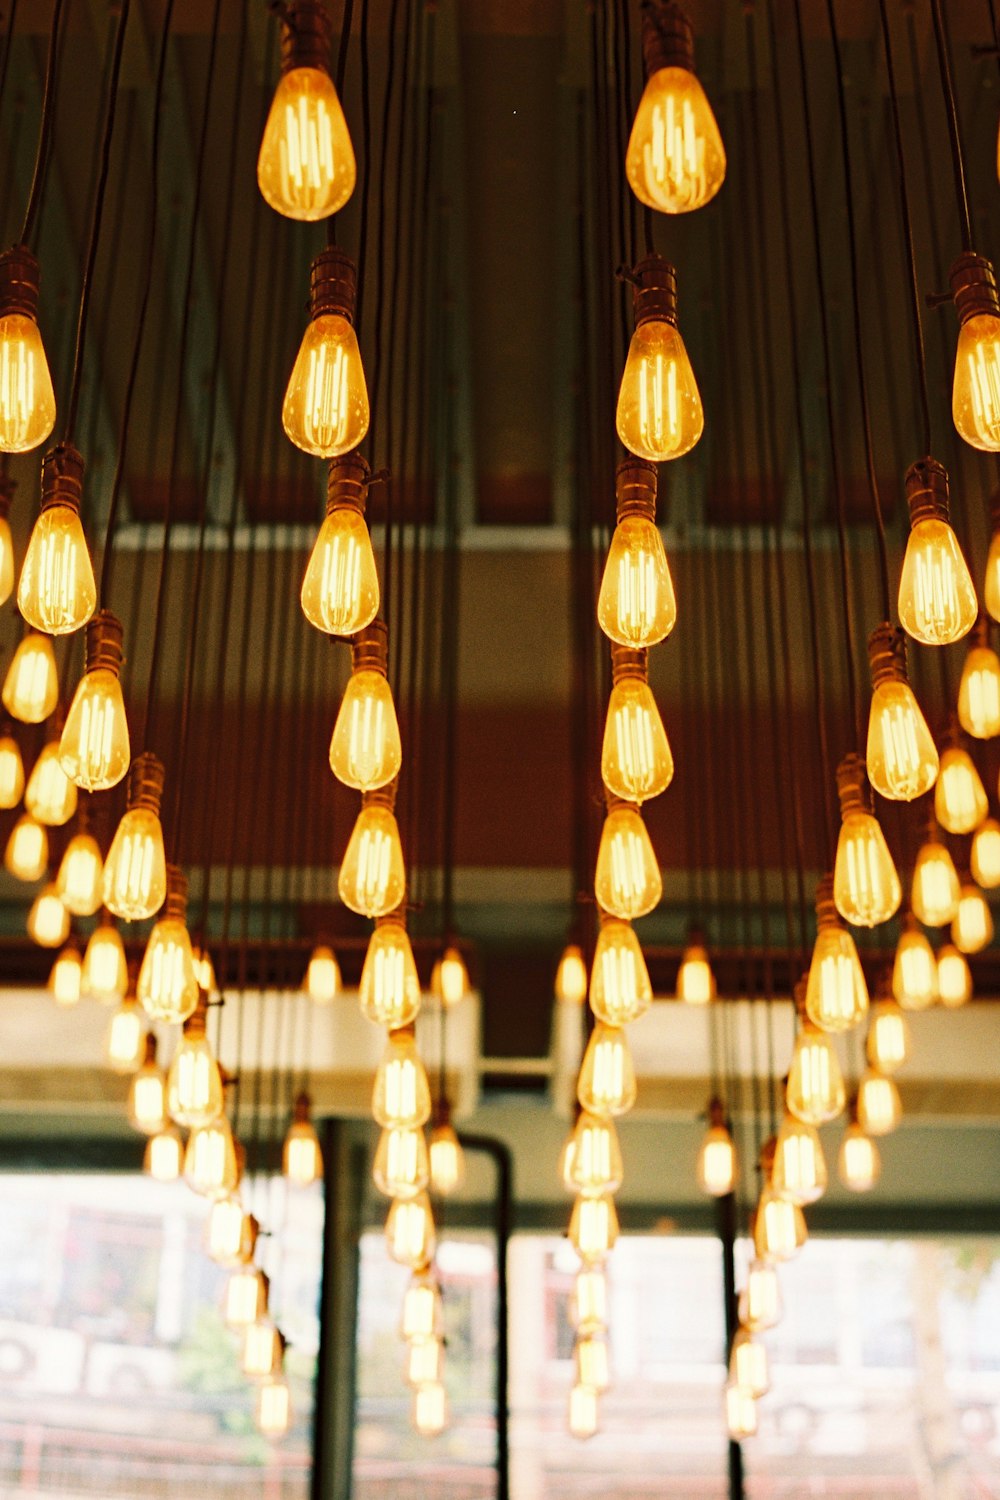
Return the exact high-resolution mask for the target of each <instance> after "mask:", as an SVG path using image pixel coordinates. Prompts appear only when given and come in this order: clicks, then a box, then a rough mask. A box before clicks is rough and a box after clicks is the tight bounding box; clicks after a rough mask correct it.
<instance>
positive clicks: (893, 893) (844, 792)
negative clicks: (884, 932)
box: [833, 752, 903, 927]
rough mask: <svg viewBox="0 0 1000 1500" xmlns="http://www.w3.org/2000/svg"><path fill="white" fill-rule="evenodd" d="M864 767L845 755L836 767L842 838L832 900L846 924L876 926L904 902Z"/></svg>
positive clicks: (861, 762) (856, 759)
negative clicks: (870, 800)
mask: <svg viewBox="0 0 1000 1500" xmlns="http://www.w3.org/2000/svg"><path fill="white" fill-rule="evenodd" d="M866 790H867V788H866V783H865V764H864V761H863V760H862V759H861V756H860V755H855V754H854V753H853V752H852V753H851V754H849V755H845V756H844V759H843V760H842V761H841V762H840V765H839V766H838V767H837V791H838V794H839V796H840V816H841V824H840V834H839V836H838V839H837V858H836V862H835V865H834V871H833V899H834V902H835V903H836V907H837V910H838V912H839V913H840V915H841V916H842V917H843V919H844V921H845V922H850V923H851V924H852V925H853V926H855V927H877V926H878V924H879V923H880V922H888V920H889V918H890V917H891V916H893V915H894V914H895V913H896V912H897V911H898V910H899V903H900V901H901V900H902V899H903V891H902V887H901V885H900V883H899V876H898V875H897V874H896V866H895V864H894V863H893V859H892V855H891V854H890V853H889V846H888V844H887V843H886V841H885V835H884V834H883V832H882V829H881V827H880V826H879V822H878V819H877V818H876V817H875V816H874V815H873V814H872V812H871V809H870V807H869V806H868V805H867V803H866V797H865V793H866Z"/></svg>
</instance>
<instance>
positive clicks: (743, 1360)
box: [729, 1328, 771, 1399]
mask: <svg viewBox="0 0 1000 1500" xmlns="http://www.w3.org/2000/svg"><path fill="white" fill-rule="evenodd" d="M729 1379H730V1381H731V1383H732V1384H733V1385H738V1386H739V1388H740V1390H743V1391H746V1393H747V1395H748V1396H753V1397H754V1398H755V1399H756V1398H757V1397H759V1396H764V1395H766V1394H767V1392H768V1391H769V1390H770V1388H771V1376H770V1372H769V1370H768V1367H767V1350H766V1349H765V1347H764V1345H763V1344H762V1343H761V1342H760V1340H759V1339H756V1338H754V1336H753V1334H752V1333H751V1332H750V1330H749V1329H748V1328H740V1329H739V1330H738V1331H737V1333H736V1336H735V1338H734V1339H733V1345H732V1348H731V1349H730V1351H729Z"/></svg>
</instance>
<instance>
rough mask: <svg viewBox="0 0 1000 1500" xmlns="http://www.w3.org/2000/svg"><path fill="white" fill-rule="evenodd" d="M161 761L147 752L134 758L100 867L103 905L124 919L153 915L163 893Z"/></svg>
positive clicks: (164, 878) (140, 918) (162, 901)
mask: <svg viewBox="0 0 1000 1500" xmlns="http://www.w3.org/2000/svg"><path fill="white" fill-rule="evenodd" d="M162 796H163V764H162V762H161V761H159V760H158V759H157V757H156V756H155V755H151V754H149V752H148V751H146V752H144V753H143V754H142V755H137V756H136V758H135V760H134V761H133V762H132V767H131V770H130V772H129V782H128V803H127V806H126V810H125V813H124V815H123V817H122V820H121V822H120V823H119V824H118V827H117V829H116V831H115V836H114V838H113V839H112V841H111V848H110V850H109V851H108V861H107V864H106V865H105V867H104V889H103V894H104V904H105V906H106V907H107V908H108V910H109V911H112V912H114V914H115V916H116V917H122V918H123V919H124V920H125V921H126V922H141V921H144V920H145V919H146V918H148V917H155V915H156V913H157V912H158V911H159V909H160V907H161V906H162V905H163V903H164V901H165V900H166V896H167V856H166V852H165V850H164V847H163V827H162V825H161V823H160V799H161V798H162Z"/></svg>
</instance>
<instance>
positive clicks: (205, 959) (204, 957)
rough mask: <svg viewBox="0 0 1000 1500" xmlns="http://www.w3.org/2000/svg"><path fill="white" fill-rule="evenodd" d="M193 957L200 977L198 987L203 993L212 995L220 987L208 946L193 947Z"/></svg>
mask: <svg viewBox="0 0 1000 1500" xmlns="http://www.w3.org/2000/svg"><path fill="white" fill-rule="evenodd" d="M191 959H192V962H193V963H194V972H195V974H196V975H197V978H198V988H199V989H200V990H201V992H202V994H203V995H211V994H214V992H215V991H216V990H217V989H218V985H217V984H216V982H215V965H214V964H213V962H212V955H211V953H209V951H208V949H207V948H192V949H191Z"/></svg>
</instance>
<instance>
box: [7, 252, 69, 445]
mask: <svg viewBox="0 0 1000 1500" xmlns="http://www.w3.org/2000/svg"><path fill="white" fill-rule="evenodd" d="M55 420H56V398H55V392H54V391H53V389H52V376H51V375H50V374H49V364H48V360H47V359H46V358H45V347H44V345H43V343H42V335H41V333H40V332H39V330H38V262H37V260H36V259H35V257H34V256H33V255H32V254H31V251H30V250H28V248H27V246H25V245H14V246H13V247H12V248H11V249H10V250H6V251H4V253H3V255H2V256H0V451H2V452H4V453H27V452H28V451H29V450H30V449H31V448H37V447H38V445H39V444H40V443H44V441H45V439H46V438H47V437H48V435H49V433H50V432H51V431H52V428H53V427H54V426H55Z"/></svg>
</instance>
